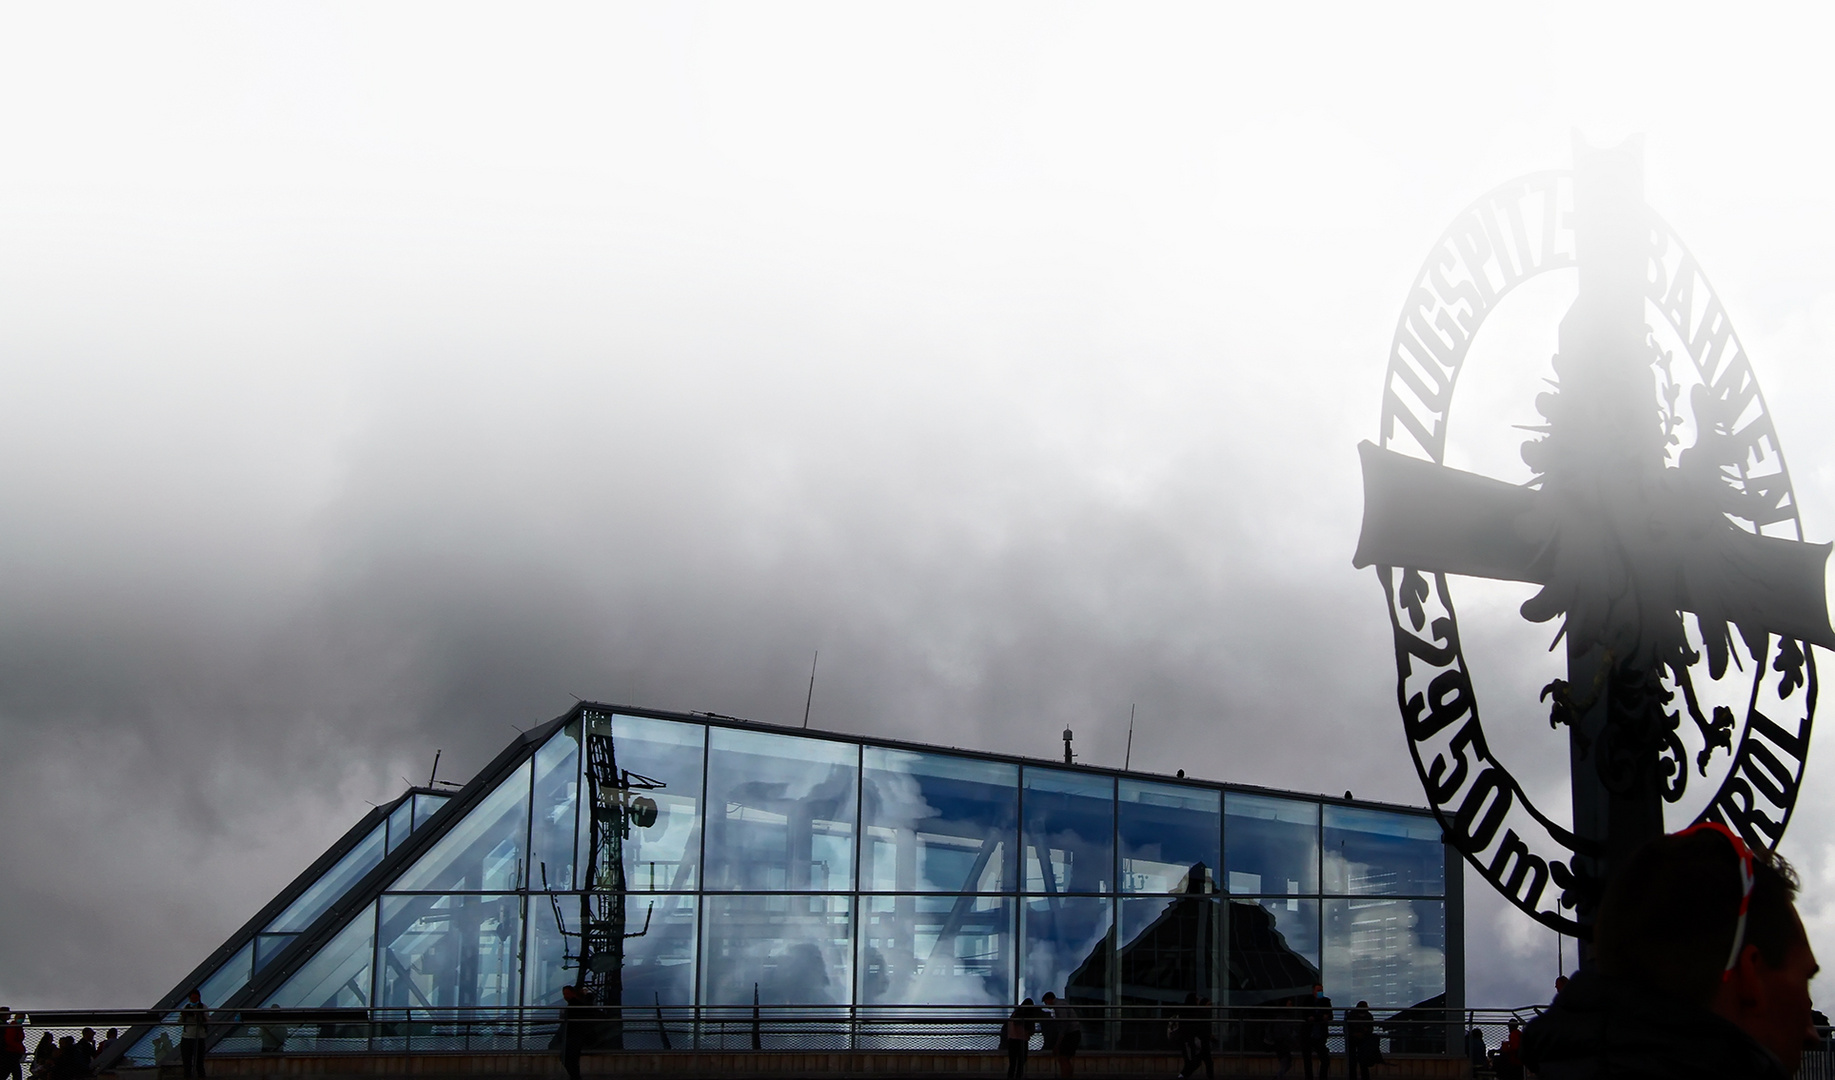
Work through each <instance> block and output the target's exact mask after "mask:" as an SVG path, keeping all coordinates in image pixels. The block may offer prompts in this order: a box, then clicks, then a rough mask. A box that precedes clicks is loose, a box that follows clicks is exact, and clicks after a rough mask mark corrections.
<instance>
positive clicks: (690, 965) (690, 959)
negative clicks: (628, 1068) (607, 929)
mask: <svg viewBox="0 0 1835 1080" xmlns="http://www.w3.org/2000/svg"><path fill="white" fill-rule="evenodd" d="M695 911H696V902H695V897H693V896H680V895H674V896H672V895H667V894H661V895H655V896H632V897H629V898H628V899H627V900H626V902H625V909H624V926H625V934H626V937H625V939H624V1003H625V1004H626V1005H628V1006H633V1007H637V1008H654V1007H656V1006H657V1005H658V1004H660V1005H661V1006H662V1007H663V1008H665V1009H669V1008H679V1007H683V1006H689V1005H693V1004H694V971H695ZM646 919H648V920H649V925H648V929H647V930H646V929H645V920H646ZM637 935H641V936H637ZM651 1019H654V1017H652V1018H651ZM631 1024H632V1027H633V1030H639V1029H641V1028H642V1027H643V1022H642V1021H640V1020H638V1019H636V1018H633V1019H632V1020H631ZM642 1045H650V1044H647V1043H634V1042H632V1041H631V1032H627V1033H626V1036H625V1046H626V1047H627V1048H631V1049H635V1048H637V1047H638V1046H642Z"/></svg>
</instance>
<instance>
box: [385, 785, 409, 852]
mask: <svg viewBox="0 0 1835 1080" xmlns="http://www.w3.org/2000/svg"><path fill="white" fill-rule="evenodd" d="M388 829H389V850H390V851H394V850H395V849H396V848H398V847H400V846H401V842H402V841H403V840H406V839H407V838H408V834H409V833H410V832H413V831H414V796H412V795H410V796H408V797H407V798H405V799H403V800H402V801H401V805H400V806H397V807H396V808H395V809H393V810H391V811H389V820H388Z"/></svg>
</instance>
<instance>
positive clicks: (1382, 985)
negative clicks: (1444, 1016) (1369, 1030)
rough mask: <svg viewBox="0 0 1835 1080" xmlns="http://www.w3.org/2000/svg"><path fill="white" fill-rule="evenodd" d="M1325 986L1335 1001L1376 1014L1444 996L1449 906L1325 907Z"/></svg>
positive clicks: (1339, 903)
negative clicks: (1361, 1004) (1363, 1005)
mask: <svg viewBox="0 0 1835 1080" xmlns="http://www.w3.org/2000/svg"><path fill="white" fill-rule="evenodd" d="M1325 984H1326V988H1327V990H1328V992H1329V993H1331V994H1332V995H1334V996H1335V997H1338V998H1342V999H1344V1000H1346V1001H1356V1000H1359V999H1362V1000H1365V1001H1368V1002H1369V1003H1370V1007H1371V1008H1373V1009H1402V1008H1407V1007H1408V1006H1410V1005H1417V1004H1420V1003H1421V1002H1423V1001H1426V1000H1427V999H1429V998H1432V997H1434V996H1436V995H1439V994H1444V993H1445V992H1446V903H1445V901H1442V900H1387V899H1384V900H1379V899H1374V898H1371V899H1357V900H1327V901H1325Z"/></svg>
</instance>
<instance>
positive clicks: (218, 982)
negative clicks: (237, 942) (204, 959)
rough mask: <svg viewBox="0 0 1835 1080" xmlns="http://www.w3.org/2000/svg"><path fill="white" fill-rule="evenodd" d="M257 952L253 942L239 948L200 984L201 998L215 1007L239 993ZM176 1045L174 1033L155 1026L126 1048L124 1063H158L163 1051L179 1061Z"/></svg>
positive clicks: (244, 984) (250, 972)
mask: <svg viewBox="0 0 1835 1080" xmlns="http://www.w3.org/2000/svg"><path fill="white" fill-rule="evenodd" d="M254 955H255V945H254V943H253V942H250V943H249V944H247V945H244V946H242V948H240V949H237V950H236V953H235V955H233V956H231V957H230V958H229V959H228V960H225V961H224V962H223V963H222V965H221V966H219V967H218V968H217V970H215V971H213V972H211V973H210V977H209V978H207V979H205V980H204V981H203V982H202V983H200V984H198V1000H200V1001H202V1002H203V1003H204V1004H206V1005H209V1006H211V1007H212V1008H216V1007H218V1006H221V1005H222V1004H223V1003H224V1002H225V1001H228V1000H229V998H230V997H231V996H232V995H234V994H238V993H240V992H241V991H242V988H243V987H245V986H247V985H248V981H249V978H250V976H251V974H252V972H253V969H252V964H253V960H254ZM162 1036H163V1037H164V1038H163V1041H162V1039H161V1037H162ZM176 1046H177V1043H176V1042H174V1035H173V1033H172V1032H171V1031H170V1030H169V1029H166V1028H162V1027H154V1028H153V1029H152V1030H151V1031H149V1032H147V1033H146V1034H145V1035H142V1036H141V1037H140V1039H139V1041H137V1042H135V1043H134V1045H133V1046H130V1047H128V1049H127V1050H126V1051H125V1052H123V1054H122V1055H121V1064H122V1065H127V1064H129V1063H135V1064H145V1065H152V1064H155V1063H156V1061H155V1059H156V1058H159V1057H160V1056H161V1052H162V1051H163V1052H164V1056H165V1059H166V1060H168V1061H177V1060H178V1059H177V1051H176V1049H175V1048H176Z"/></svg>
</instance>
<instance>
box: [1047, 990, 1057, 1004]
mask: <svg viewBox="0 0 1835 1080" xmlns="http://www.w3.org/2000/svg"><path fill="white" fill-rule="evenodd" d="M1057 1003H1058V995H1056V994H1054V993H1052V992H1051V991H1050V990H1047V991H1045V1004H1047V1005H1056V1004H1057Z"/></svg>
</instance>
